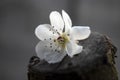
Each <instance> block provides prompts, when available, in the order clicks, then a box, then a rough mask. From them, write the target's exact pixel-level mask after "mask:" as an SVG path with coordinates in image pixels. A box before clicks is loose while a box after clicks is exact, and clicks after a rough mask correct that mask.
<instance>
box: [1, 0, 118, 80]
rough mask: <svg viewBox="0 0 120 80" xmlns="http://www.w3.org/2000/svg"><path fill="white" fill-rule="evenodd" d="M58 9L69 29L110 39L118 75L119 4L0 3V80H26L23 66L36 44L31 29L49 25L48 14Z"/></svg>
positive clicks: (96, 0) (62, 0)
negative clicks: (83, 29) (69, 22)
mask: <svg viewBox="0 0 120 80" xmlns="http://www.w3.org/2000/svg"><path fill="white" fill-rule="evenodd" d="M62 9H64V10H65V11H66V12H67V13H68V14H69V15H70V16H71V19H72V21H73V25H87V26H90V27H91V30H92V31H97V32H100V33H102V34H106V35H108V36H109V37H110V38H111V40H112V42H113V43H114V45H115V46H117V48H118V52H117V56H118V58H117V59H116V66H117V69H118V71H119V73H120V63H119V60H120V54H119V53H120V51H119V48H120V36H119V34H120V32H119V30H120V29H119V28H120V0H0V80H27V64H28V61H29V58H30V57H31V56H33V55H36V53H35V50H34V48H35V46H36V44H37V43H38V41H39V40H38V39H37V38H36V37H35V35H34V29H35V28H36V27H37V26H38V25H39V24H43V23H49V13H50V12H51V11H53V10H57V11H59V12H61V10H62ZM119 76H120V74H119Z"/></svg>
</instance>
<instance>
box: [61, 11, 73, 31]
mask: <svg viewBox="0 0 120 80" xmlns="http://www.w3.org/2000/svg"><path fill="white" fill-rule="evenodd" d="M62 16H63V20H64V22H65V32H69V30H70V29H71V27H72V21H71V19H70V17H69V15H68V14H67V13H66V12H65V11H64V10H62Z"/></svg>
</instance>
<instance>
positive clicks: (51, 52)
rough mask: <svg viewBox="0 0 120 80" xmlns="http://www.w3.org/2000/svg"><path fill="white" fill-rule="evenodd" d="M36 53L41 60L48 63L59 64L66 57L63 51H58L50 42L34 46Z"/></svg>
mask: <svg viewBox="0 0 120 80" xmlns="http://www.w3.org/2000/svg"><path fill="white" fill-rule="evenodd" d="M51 46H52V47H51ZM36 53H37V56H38V57H39V58H40V59H41V60H45V61H47V62H48V63H57V62H60V61H62V59H63V58H64V57H65V55H66V53H65V50H64V51H62V50H59V48H58V46H56V45H55V44H54V41H52V40H45V41H40V42H39V43H38V44H37V46H36Z"/></svg>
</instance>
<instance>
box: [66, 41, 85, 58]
mask: <svg viewBox="0 0 120 80" xmlns="http://www.w3.org/2000/svg"><path fill="white" fill-rule="evenodd" d="M82 49H83V47H82V46H80V45H77V44H76V42H74V41H70V42H69V43H68V44H67V47H66V50H67V54H68V55H69V56H70V57H73V56H74V55H75V54H79V53H81V52H82Z"/></svg>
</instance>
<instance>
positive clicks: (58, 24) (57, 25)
mask: <svg viewBox="0 0 120 80" xmlns="http://www.w3.org/2000/svg"><path fill="white" fill-rule="evenodd" d="M49 17H50V22H51V25H52V26H54V29H56V30H57V31H58V32H59V33H62V30H63V28H64V22H63V19H62V16H61V14H60V13H59V12H57V11H53V12H51V13H50V16H49Z"/></svg>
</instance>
